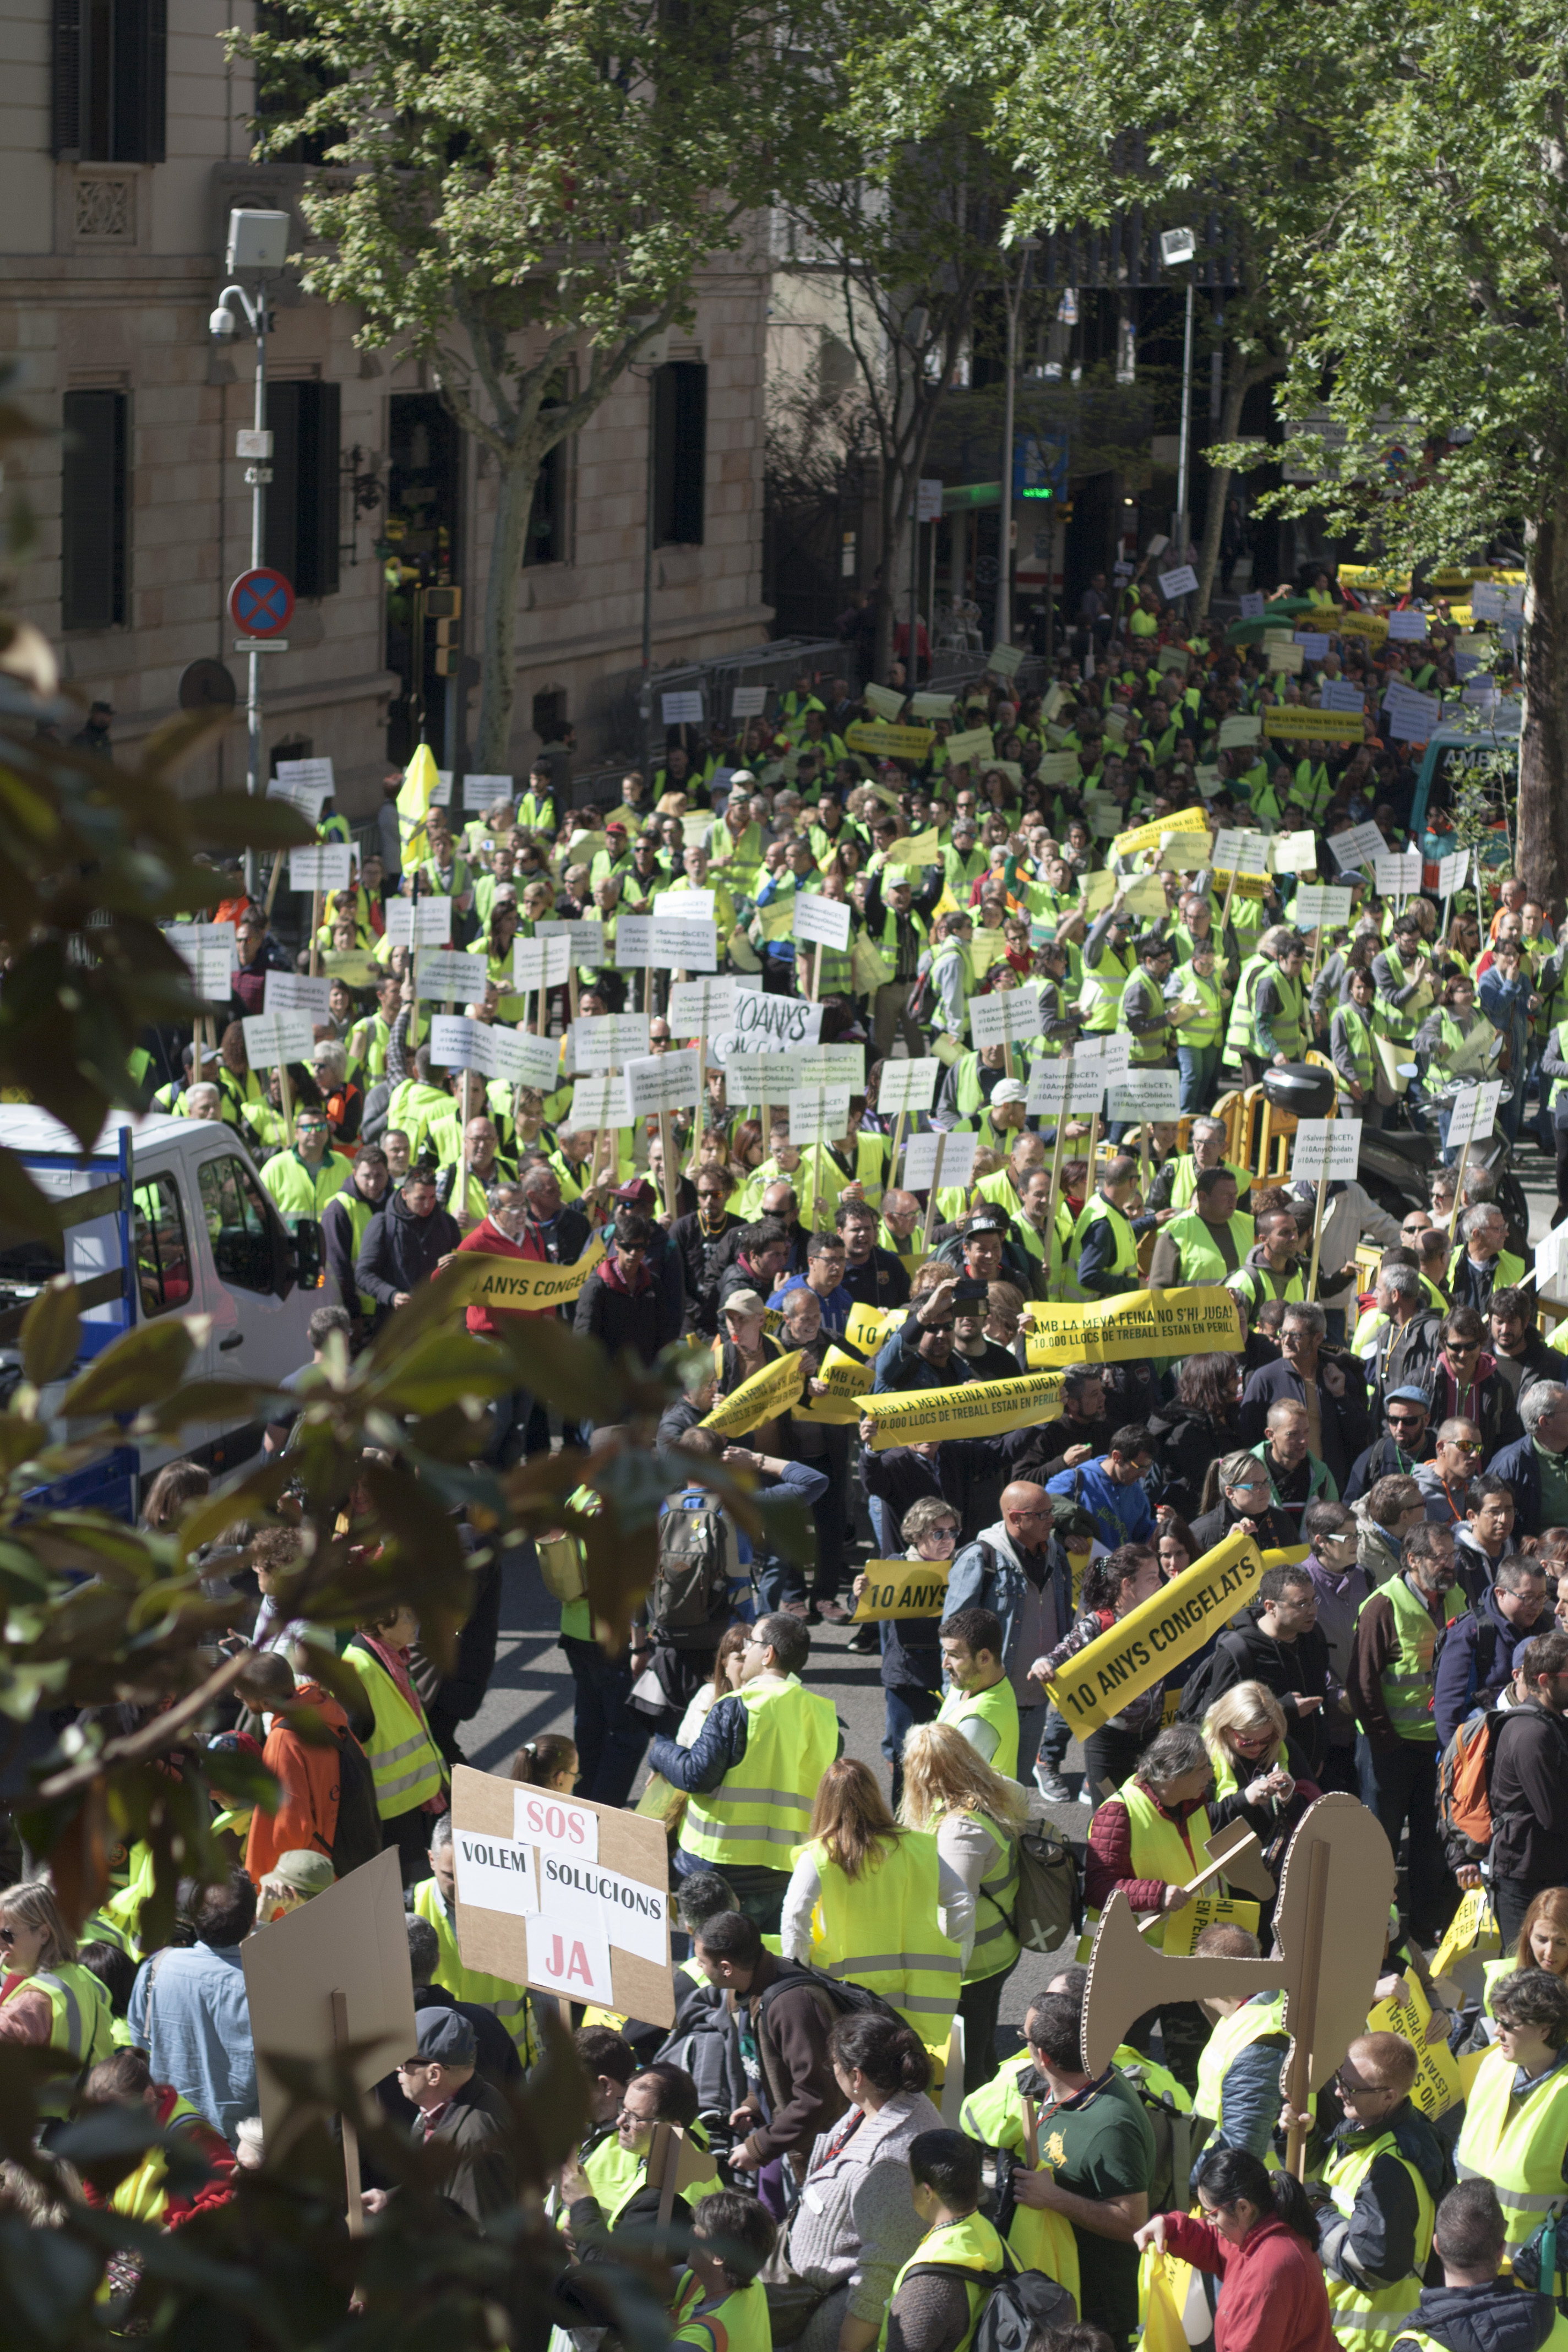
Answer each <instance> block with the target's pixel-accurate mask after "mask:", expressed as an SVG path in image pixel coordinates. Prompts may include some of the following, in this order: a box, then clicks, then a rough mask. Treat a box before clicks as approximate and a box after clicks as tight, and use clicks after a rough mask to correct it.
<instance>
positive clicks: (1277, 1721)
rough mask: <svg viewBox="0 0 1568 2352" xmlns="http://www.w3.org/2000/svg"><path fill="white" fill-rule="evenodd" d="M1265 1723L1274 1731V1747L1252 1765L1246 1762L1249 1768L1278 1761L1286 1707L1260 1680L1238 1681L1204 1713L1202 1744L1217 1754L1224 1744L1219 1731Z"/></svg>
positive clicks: (1257, 1767) (1258, 1768) (1264, 1766)
mask: <svg viewBox="0 0 1568 2352" xmlns="http://www.w3.org/2000/svg"><path fill="white" fill-rule="evenodd" d="M1265 1723H1266V1724H1267V1725H1268V1728H1269V1730H1270V1731H1271V1732H1272V1733H1273V1734H1274V1747H1273V1749H1272V1751H1271V1753H1270V1754H1269V1755H1268V1756H1267V1757H1259V1759H1258V1762H1257V1764H1256V1765H1255V1766H1253V1765H1250V1764H1249V1767H1248V1769H1253V1770H1257V1771H1259V1772H1261V1771H1263V1770H1265V1769H1268V1767H1270V1766H1272V1765H1275V1764H1277V1763H1278V1762H1279V1759H1280V1757H1281V1756H1282V1755H1283V1753H1284V1749H1285V1710H1284V1708H1283V1707H1282V1706H1280V1704H1279V1700H1278V1699H1277V1698H1276V1697H1275V1696H1274V1694H1273V1692H1272V1691H1271V1690H1268V1688H1266V1687H1265V1685H1263V1684H1262V1683H1237V1684H1236V1685H1234V1686H1233V1687H1232V1688H1231V1689H1230V1690H1227V1691H1226V1692H1224V1693H1222V1695H1221V1696H1219V1697H1218V1698H1216V1699H1215V1703H1214V1705H1213V1706H1211V1707H1210V1709H1209V1711H1208V1713H1207V1714H1206V1715H1205V1717H1204V1745H1205V1748H1208V1749H1209V1750H1210V1752H1211V1753H1214V1754H1217V1753H1218V1751H1219V1749H1220V1748H1221V1746H1222V1744H1223V1743H1222V1740H1221V1737H1220V1735H1221V1733H1222V1732H1226V1731H1256V1730H1257V1729H1258V1727H1259V1726H1260V1725H1262V1724H1265Z"/></svg>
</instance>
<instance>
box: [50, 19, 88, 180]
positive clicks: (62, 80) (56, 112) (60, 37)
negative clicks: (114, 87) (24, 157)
mask: <svg viewBox="0 0 1568 2352" xmlns="http://www.w3.org/2000/svg"><path fill="white" fill-rule="evenodd" d="M80 145H81V0H54V90H53V122H52V128H51V131H50V136H49V146H50V152H52V153H53V154H56V155H68V154H74V153H75V152H76V150H77V149H78V148H79V146H80Z"/></svg>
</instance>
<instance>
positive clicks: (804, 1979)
mask: <svg viewBox="0 0 1568 2352" xmlns="http://www.w3.org/2000/svg"><path fill="white" fill-rule="evenodd" d="M779 1965H780V1969H781V1971H784V1973H781V1974H780V1975H779V1976H777V1977H776V1978H775V1979H773V1983H772V1984H771V1985H769V1986H768V1987H767V1988H766V1990H764V1991H763V1995H762V1998H761V1999H760V2000H759V2001H758V2003H757V2023H758V2025H759V2026H760V2025H761V2024H762V2022H763V2019H764V2018H765V2017H766V2016H767V2013H768V2011H769V2010H770V2009H771V2008H772V2006H773V2000H774V1998H775V1996H776V1995H777V1994H779V1993H781V1992H787V1991H788V1990H789V1989H790V1987H791V1986H792V1985H798V1984H811V1985H816V1988H817V1989H818V1990H819V1991H821V1992H825V1993H826V1994H828V1995H829V1997H830V1998H831V1999H832V2000H833V2001H834V2002H835V2003H836V2004H837V2008H838V2009H839V2011H841V2013H842V2014H843V2015H844V2016H846V2017H848V2016H850V2015H852V2014H854V2013H855V2012H857V2011H866V2012H868V2013H869V2014H870V2015H872V2016H875V2017H886V2018H889V2019H890V2020H891V2021H892V2022H893V2024H895V2025H902V2024H903V2022H904V2020H903V2019H902V2018H901V2017H900V2014H899V2012H898V2011H897V2010H896V2009H895V2008H894V2007H893V2004H892V2002H891V2001H890V2000H883V1998H882V1996H881V1994H880V1993H879V1992H872V1991H871V1990H870V1988H869V1987H868V1986H867V1985H858V1984H850V1983H848V1982H847V1980H846V1979H843V1978H841V1977H834V1976H829V1975H828V1973H827V1970H826V1969H814V1968H812V1967H811V1966H810V1965H809V1963H808V1962H806V1961H805V1960H783V1961H781V1962H780V1964H779Z"/></svg>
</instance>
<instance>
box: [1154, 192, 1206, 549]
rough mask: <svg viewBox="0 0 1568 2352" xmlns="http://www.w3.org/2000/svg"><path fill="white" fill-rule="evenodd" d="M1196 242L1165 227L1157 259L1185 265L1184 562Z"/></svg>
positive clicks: (1179, 533) (1179, 503) (1179, 468)
mask: <svg viewBox="0 0 1568 2352" xmlns="http://www.w3.org/2000/svg"><path fill="white" fill-rule="evenodd" d="M1197 251H1198V243H1197V239H1196V237H1195V236H1194V235H1193V232H1192V230H1191V229H1190V228H1168V229H1166V230H1165V231H1164V232H1163V235H1162V236H1161V238H1160V258H1161V260H1162V261H1163V263H1164V264H1165V267H1166V268H1171V267H1172V266H1173V264H1175V263H1178V262H1183V261H1184V262H1186V263H1188V264H1189V265H1190V266H1189V268H1188V272H1187V320H1186V331H1185V333H1184V336H1183V339H1182V445H1181V448H1180V451H1179V452H1178V455H1177V458H1176V551H1177V555H1178V558H1179V560H1180V561H1181V562H1183V563H1184V562H1186V561H1187V544H1188V541H1189V540H1190V539H1191V537H1192V532H1191V530H1190V527H1189V525H1188V521H1187V478H1188V468H1189V466H1190V463H1191V457H1190V452H1191V446H1192V437H1193V297H1194V292H1195V290H1196V287H1197V279H1198V273H1197V268H1196V263H1197Z"/></svg>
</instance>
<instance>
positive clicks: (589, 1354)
mask: <svg viewBox="0 0 1568 2352" xmlns="http://www.w3.org/2000/svg"><path fill="white" fill-rule="evenodd" d="M393 1319H394V1321H395V1320H396V1318H395V1317H394V1318H393ZM500 1345H501V1346H502V1347H503V1348H504V1349H506V1351H507V1353H508V1355H509V1356H510V1358H511V1360H512V1362H513V1364H514V1365H515V1366H516V1368H517V1381H516V1385H517V1386H518V1387H519V1388H526V1389H530V1390H531V1391H532V1393H533V1394H534V1395H535V1396H541V1397H548V1398H549V1399H550V1402H551V1403H552V1406H553V1407H554V1409H555V1410H556V1412H559V1413H561V1414H562V1415H563V1417H564V1418H565V1419H567V1420H570V1421H595V1422H600V1423H609V1422H618V1421H619V1420H620V1419H621V1418H622V1415H623V1412H624V1411H625V1407H626V1394H627V1382H626V1372H625V1370H624V1368H623V1367H621V1366H619V1365H616V1364H612V1362H611V1361H610V1359H609V1357H608V1356H607V1355H606V1354H605V1350H604V1349H603V1348H602V1347H601V1346H600V1345H599V1343H598V1341H597V1340H596V1339H578V1337H577V1335H576V1333H575V1332H574V1331H569V1330H568V1329H567V1328H566V1326H565V1324H564V1323H555V1322H530V1323H529V1325H528V1327H527V1328H526V1329H525V1330H520V1331H508V1332H507V1333H505V1334H504V1335H503V1337H502V1339H501V1340H500ZM670 1393H673V1391H671V1392H670ZM667 1401H668V1397H667Z"/></svg>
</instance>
